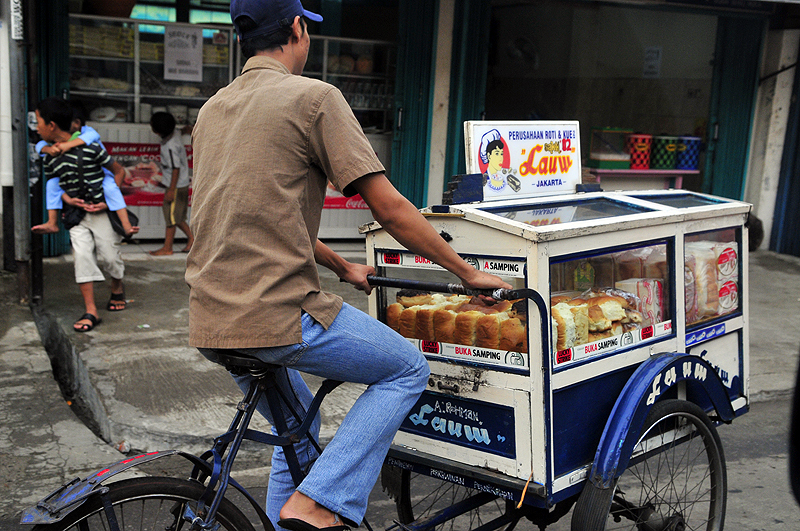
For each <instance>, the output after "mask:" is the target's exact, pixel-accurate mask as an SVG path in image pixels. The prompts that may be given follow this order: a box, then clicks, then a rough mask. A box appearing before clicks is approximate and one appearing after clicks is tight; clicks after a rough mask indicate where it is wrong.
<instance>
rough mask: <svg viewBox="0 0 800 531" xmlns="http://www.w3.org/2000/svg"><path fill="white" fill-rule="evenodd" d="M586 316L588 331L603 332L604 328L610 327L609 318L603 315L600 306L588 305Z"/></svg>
mask: <svg viewBox="0 0 800 531" xmlns="http://www.w3.org/2000/svg"><path fill="white" fill-rule="evenodd" d="M588 317H589V331H590V332H603V331H604V330H608V329H609V328H611V319H609V318H608V317H606V316H605V314H604V313H603V309H602V308H601V307H600V306H597V305H594V306H590V307H589V311H588Z"/></svg>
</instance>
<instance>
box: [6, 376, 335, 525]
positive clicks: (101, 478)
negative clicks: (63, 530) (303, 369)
mask: <svg viewBox="0 0 800 531" xmlns="http://www.w3.org/2000/svg"><path fill="white" fill-rule="evenodd" d="M340 383H341V382H336V381H333V380H325V381H324V382H323V384H322V386H321V387H320V389H319V390H318V391H317V393H316V395H315V397H314V400H313V401H312V403H311V406H310V407H309V409H308V413H307V414H306V415H305V418H303V417H302V416H300V415H299V414H298V413H297V412H296V411H294V410H293V409H291V408H290V413H291V414H292V415H293V416H294V417H295V418H296V419H297V420H298V422H300V426H299V427H298V428H296V429H295V430H292V431H289V430H288V428H287V426H286V423H285V420H284V418H283V416H282V415H276V421H275V428H276V431H278V432H279V433H281V434H282V435H273V434H269V433H264V432H260V431H256V430H251V429H249V428H248V425H249V423H250V419H251V418H252V416H253V414H254V413H255V411H256V406H257V404H258V401H259V399H260V398H261V397H262V396H263V395H266V397H267V401H268V403H269V405H270V408H271V409H272V411H277V412H280V411H281V409H282V404H281V400H282V399H283V397H282V394H281V392H280V390H279V388H278V387H277V385H276V384H275V378H274V374H272V373H269V372H268V373H266V374H263V375H262V378H259V379H257V380H255V381H254V382H253V383H252V384H251V385H250V388H249V389H248V390H247V392H246V394H245V396H244V398H243V399H242V401H241V402H239V405H238V406H237V408H236V414H235V415H234V418H233V421H232V422H231V424H230V427H229V429H228V431H227V432H225V433H224V434H222V435H220V436H219V437H217V438H216V439H215V440H214V446H213V447H212V448H211V450H208V451H207V452H205V453H204V454H202V455H201V456H200V457H198V456H195V455H193V454H189V453H186V452H182V451H180V450H165V451H159V452H149V453H146V454H142V455H138V456H135V457H130V458H127V459H123V460H121V461H118V462H117V463H114V464H113V465H111V466H108V467H105V468H103V469H101V470H98V471H97V472H95V473H93V474H91V475H89V476H87V477H86V478H85V479H80V478H76V479H74V480H72V481H70V482H69V483H67V484H65V485H62V486H61V487H59V488H58V489H56V490H55V491H53V492H52V493H50V494H49V495H47V496H46V497H45V498H43V499H42V500H41V501H39V502H38V503H37V504H36V505H35V506H34V507H32V508H29V509H27V510H25V511H24V512H23V515H22V518H21V523H22V524H52V523H56V522H59V521H61V520H62V519H64V517H66V516H67V515H68V514H70V513H71V512H73V511H74V510H76V509H77V508H78V507H80V506H81V505H83V503H84V502H86V500H88V499H89V498H91V497H92V496H100V497H101V499H103V500H104V501H103V502H104V506H105V510H106V514H107V516H108V520H109V525H110V528H111V530H112V531H118V528H117V527H116V518H115V517H114V514H113V508H112V507H111V504H110V502H109V501H108V499H107V497H106V496H107V493H108V487H106V486H104V483H106V482H107V481H108V480H110V479H111V478H112V477H114V476H116V475H117V474H120V473H122V472H125V471H126V470H129V469H131V468H134V467H137V466H141V465H143V464H145V463H149V462H152V461H155V460H157V459H162V458H165V457H170V456H175V455H178V456H181V457H183V458H185V459H187V460H189V461H190V462H191V463H192V464H193V465H194V466H193V469H192V472H191V474H190V477H191V479H196V480H198V481H201V482H205V481H206V480H208V481H207V485H206V490H205V492H204V494H203V496H201V498H200V499H199V500H198V501H197V503H195V504H194V507H192V506H187V507H186V509H185V512H184V515H183V518H184V520H186V521H189V522H191V523H192V524H193V525H195V526H196V527H197V528H200V529H211V528H212V527H213V523H214V517H215V515H216V511H217V509H218V507H219V504H220V502H221V501H222V499H223V498H224V496H225V492H226V490H227V488H228V485H232V486H233V487H234V488H235V489H236V490H237V491H239V492H240V493H241V494H242V495H243V496H244V497H245V498H246V499H247V501H248V502H249V503H250V505H251V506H252V507H253V509H254V510H255V512H256V514H257V515H258V517H259V519H260V520H261V523H262V525H263V526H264V528H265V529H267V530H268V531H269V530H272V529H274V526H273V525H272V523H271V522H270V520H269V518H268V517H267V515H266V513H265V512H264V510H263V509H262V508H261V506H260V504H259V503H258V502H257V501H256V500H255V498H253V496H252V495H251V494H250V493H249V492H248V491H247V490H246V489H245V488H244V487H243V486H241V485H240V484H239V483H238V482H236V480H234V479H233V478H231V477H230V472H231V467H232V465H233V461H234V459H235V458H236V454H237V453H238V451H239V447H240V445H241V443H242V441H243V440H244V439H248V440H252V441H256V442H260V443H264V444H270V445H273V446H281V447H283V448H284V451H285V453H286V455H287V462H288V466H289V469H290V471H291V474H292V477H293V479H294V480H295V483H299V482H300V481H301V480H302V477H303V472H302V470H300V465H299V462H298V460H297V456H296V455H295V454H294V452H293V451H288V450H291V449H292V447H293V445H294V443H296V442H297V441H299V440H300V438H301V437H302V436H306V437H308V438H309V440H311V442H312V444H314V445H315V446H316V447H317V448H318V450H319V446H318V444H317V442H316V441H315V440H314V438H313V437H312V436H311V435H310V434H309V433H308V430H309V427H310V425H311V423H312V422H313V419H314V417H315V416H316V414H317V412H318V411H319V407H320V405H321V403H322V400H323V399H324V397H325V396H327V395H328V394H329V393H330V392H331V391H333V389H335V388H336V387H337V386H338V385H339V384H340ZM286 404H288V402H286V401H285V400H283V405H286ZM278 419H280V420H278ZM226 451H227V453H226ZM292 458H293V459H292Z"/></svg>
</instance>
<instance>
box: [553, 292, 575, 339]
mask: <svg viewBox="0 0 800 531" xmlns="http://www.w3.org/2000/svg"><path fill="white" fill-rule="evenodd" d="M551 313H552V314H553V319H555V320H556V325H557V331H556V334H555V336H554V342H555V345H556V350H566V349H568V348H572V347H574V346H575V344H576V343H575V340H576V339H577V333H576V331H575V318H574V317H573V315H572V307H571V306H570V305H568V304H567V303H564V302H561V303H559V304H556V305H555V306H553V307H552V308H551Z"/></svg>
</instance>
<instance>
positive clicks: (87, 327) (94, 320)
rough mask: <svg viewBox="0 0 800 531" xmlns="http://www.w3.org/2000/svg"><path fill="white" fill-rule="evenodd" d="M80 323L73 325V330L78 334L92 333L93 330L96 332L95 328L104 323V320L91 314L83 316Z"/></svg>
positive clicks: (76, 322)
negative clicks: (87, 322)
mask: <svg viewBox="0 0 800 531" xmlns="http://www.w3.org/2000/svg"><path fill="white" fill-rule="evenodd" d="M78 321H89V322H90V323H91V324H86V323H79V322H78ZM78 321H75V323H74V324H73V325H72V329H73V330H75V331H76V332H81V333H83V332H91V331H92V330H94V327H95V326H97V325H99V324H100V323H102V322H103V320H102V319H100V318H99V317H95V316H94V315H92V314H90V313H85V314H83V315H81V317H80V319H78Z"/></svg>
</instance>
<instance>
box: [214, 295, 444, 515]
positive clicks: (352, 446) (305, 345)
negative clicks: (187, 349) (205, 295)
mask: <svg viewBox="0 0 800 531" xmlns="http://www.w3.org/2000/svg"><path fill="white" fill-rule="evenodd" d="M302 325H303V342H302V343H299V344H296V345H288V346H283V347H273V348H257V349H237V351H238V352H242V353H246V354H249V355H251V356H253V357H256V358H259V359H261V360H263V361H266V362H269V363H274V364H277V365H283V366H284V367H285V370H283V371H281V375H280V377H279V385H281V387H282V388H283V391H284V393H285V394H286V395H287V396H288V397H290V399H291V400H293V402H294V403H293V404H292V406H293V407H295V408H297V409H299V410H302V411H305V410H306V408H307V407H308V405H309V404H310V403H311V400H312V398H313V394H312V393H311V391H310V390H309V388H308V386H307V385H306V384H305V382H304V381H303V379H302V377H301V376H300V374H299V372H298V371H300V372H306V373H309V374H313V375H316V376H320V377H322V378H330V379H333V380H342V381H346V382H354V383H360V384H366V385H367V386H368V387H367V389H366V390H365V391H364V393H363V394H361V396H360V397H359V398H358V400H356V402H355V404H353V407H352V409H350V411H349V412H348V413H347V415H346V416H345V418H344V420H343V421H342V424H341V426H339V429H338V430H337V432H336V435H335V436H334V437H333V439H332V440H331V441H330V442H329V443H328V445H327V446H326V447H325V451H324V452H323V454H322V455H321V456H318V455H317V453H316V451H315V450H314V448H313V446H311V444H310V443H308V441H307V439H303V441H304V442H303V443H301V444H300V445H299V446H300V448H299V451H298V454H299V455H298V456H299V458H300V465H301V466H302V467H303V468H305V467H306V466H307V465H308V464H309V463H311V462H313V461H314V459H316V462H315V463H314V466H313V467H312V468H311V471H310V472H309V474H308V476H306V478H305V479H304V480H303V482H302V483H301V484H300V486H299V487H298V488H297V489H295V487H294V483H293V482H292V478H291V475H290V474H289V469H288V466H287V465H286V459H285V458H284V455H283V451H282V450H281V448H279V447H276V448H275V450H274V452H273V455H272V471H271V472H270V477H269V485H268V489H267V507H266V509H267V516H269V518H270V520H272V522H273V523H275V524H276V527H277V521H278V514H279V512H280V509H281V507H283V505H284V504H285V503H286V500H288V499H289V496H291V494H292V493H293V492H294V491H295V490H298V491H300V492H301V493H303V494H305V495H306V496H308V497H309V498H311V499H313V500H314V501H316V502H317V503H319V504H320V505H323V506H324V507H327V508H328V509H330V510H331V511H333V512H334V513H337V514H339V515H340V516H342V517H344V518H346V519H347V520H350V521H352V522H354V523H356V524H360V523H361V520H362V519H363V518H364V513H365V512H366V510H367V501H368V499H369V493H370V491H371V490H372V487H373V486H374V485H375V481H376V480H377V478H378V474H379V473H380V469H381V465H382V464H383V460H384V459H385V457H386V452H387V451H388V450H389V445H390V444H391V442H392V439H393V438H394V434H395V432H396V431H397V429H398V428H399V427H400V424H401V423H402V422H403V419H404V418H405V416H406V414H408V412H409V411H410V410H411V408H412V407H413V406H414V404H415V403H416V401H417V398H419V395H420V394H421V393H422V391H423V390H424V389H425V386H426V385H427V382H428V375H429V374H430V369H429V368H428V363H427V361H426V360H425V357H424V356H423V355H422V354H421V353H420V352H419V351H418V350H417V349H416V348H414V347H413V346H412V345H411V343H409V342H408V340H407V339H405V338H403V337H402V336H400V335H399V334H397V333H396V332H395V331H393V330H392V329H390V328H389V327H387V326H386V325H384V324H383V323H381V322H379V321H376V320H375V319H373V318H372V317H370V316H368V315H366V314H365V313H363V312H361V311H359V310H357V309H355V308H353V307H352V306H350V305H348V304H346V303H345V304H344V306H343V307H342V310H341V311H340V312H339V315H338V316H337V317H336V319H335V320H334V321H333V324H332V325H331V326H330V328H328V330H325V329H324V328H323V327H322V325H320V324H319V323H317V322H316V321H315V320H314V319H313V318H312V317H311V316H310V315H308V314H306V313H305V312H304V313H303V314H302ZM204 350H205V349H200V352H201V353H203V351H204ZM234 379H235V380H236V383H237V384H239V387H240V388H242V389H243V390H246V389H247V387H248V385H249V383H250V381H251V380H252V376H250V375H246V376H234ZM335 393H336V391H334V392H333V395H335ZM258 411H259V412H260V413H261V414H262V415H264V416H265V417H266V418H267V420H268V421H269V422H270V423H271V424H272V419H271V418H270V415H269V409H268V408H267V403H266V399H262V400H261V402H260V404H259V407H258ZM286 421H287V423H288V424H289V427H290V428H292V427H296V426H297V422H296V421H295V420H294V419H293V418H291V415H288V416H287V419H286ZM319 427H320V420H319V415H317V418H316V420H315V422H314V424H313V426H312V433H313V434H314V435H315V436H318V435H319ZM273 431H274V430H273Z"/></svg>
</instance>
